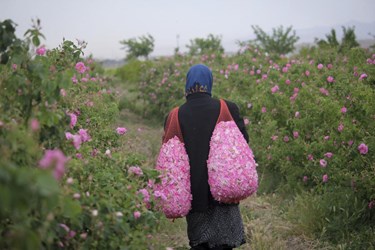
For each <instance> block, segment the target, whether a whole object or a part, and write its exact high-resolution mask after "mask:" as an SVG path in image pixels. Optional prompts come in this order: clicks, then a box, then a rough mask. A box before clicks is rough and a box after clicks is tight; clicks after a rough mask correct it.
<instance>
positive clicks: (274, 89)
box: [271, 85, 280, 94]
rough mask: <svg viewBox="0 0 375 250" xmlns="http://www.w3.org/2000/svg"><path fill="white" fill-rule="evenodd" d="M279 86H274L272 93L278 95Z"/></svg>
mask: <svg viewBox="0 0 375 250" xmlns="http://www.w3.org/2000/svg"><path fill="white" fill-rule="evenodd" d="M279 89H280V88H279V86H278V85H275V86H273V87H272V88H271V92H272V93H273V94H274V93H276V92H277V91H279Z"/></svg>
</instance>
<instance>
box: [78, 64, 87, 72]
mask: <svg viewBox="0 0 375 250" xmlns="http://www.w3.org/2000/svg"><path fill="white" fill-rule="evenodd" d="M75 69H76V70H77V72H78V73H81V74H83V73H85V71H86V70H87V68H86V66H85V64H84V63H83V62H78V63H77V64H76V66H75Z"/></svg>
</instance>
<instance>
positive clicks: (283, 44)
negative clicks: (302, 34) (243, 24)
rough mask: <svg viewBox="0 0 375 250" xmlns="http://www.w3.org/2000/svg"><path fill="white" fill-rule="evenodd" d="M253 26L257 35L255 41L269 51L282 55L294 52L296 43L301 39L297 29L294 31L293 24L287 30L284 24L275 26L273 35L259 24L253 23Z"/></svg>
mask: <svg viewBox="0 0 375 250" xmlns="http://www.w3.org/2000/svg"><path fill="white" fill-rule="evenodd" d="M251 28H252V29H253V31H254V34H255V36H256V38H255V42H256V43H258V44H259V45H260V46H261V47H262V48H263V49H264V50H265V51H267V52H269V53H273V54H277V55H280V54H288V53H290V52H293V50H294V48H295V47H294V45H295V44H296V42H297V41H298V40H299V37H298V36H297V35H296V31H295V30H293V31H292V29H293V27H292V26H290V27H287V28H286V29H285V31H284V27H283V26H279V27H277V28H273V29H272V35H271V36H270V35H268V34H267V33H266V32H265V31H263V29H261V28H260V27H259V26H257V25H255V26H254V25H252V26H251Z"/></svg>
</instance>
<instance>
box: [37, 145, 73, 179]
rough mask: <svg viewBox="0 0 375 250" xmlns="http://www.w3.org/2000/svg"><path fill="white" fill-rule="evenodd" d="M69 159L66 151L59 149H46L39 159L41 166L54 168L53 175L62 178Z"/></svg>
mask: <svg viewBox="0 0 375 250" xmlns="http://www.w3.org/2000/svg"><path fill="white" fill-rule="evenodd" d="M67 161H68V159H67V158H66V156H65V155H64V153H63V152H62V151H61V150H59V149H53V150H46V151H45V152H44V155H43V158H42V159H41V160H40V161H39V167H40V168H44V169H46V168H50V167H52V168H53V176H54V177H55V179H56V180H60V179H61V177H62V176H63V175H64V173H65V163H66V162H67Z"/></svg>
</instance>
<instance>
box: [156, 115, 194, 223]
mask: <svg viewBox="0 0 375 250" xmlns="http://www.w3.org/2000/svg"><path fill="white" fill-rule="evenodd" d="M155 168H156V170H158V171H159V173H160V175H159V178H160V180H161V182H160V183H156V184H155V185H154V196H155V198H156V202H157V206H158V207H159V208H160V209H161V210H162V211H163V213H164V214H165V216H166V217H167V218H180V217H184V216H186V215H187V214H188V213H189V211H190V209H191V200H192V195H191V190H190V165H189V158H188V155H187V153H186V149H185V145H184V143H183V138H182V133H181V130H180V126H179V123H178V108H175V109H174V110H172V112H171V114H170V115H169V117H168V120H167V127H166V132H165V135H164V137H163V145H162V147H161V149H160V152H159V156H158V160H157V163H156V167H155Z"/></svg>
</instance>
